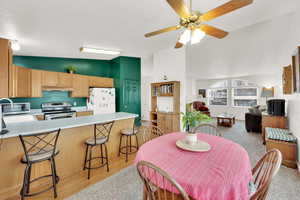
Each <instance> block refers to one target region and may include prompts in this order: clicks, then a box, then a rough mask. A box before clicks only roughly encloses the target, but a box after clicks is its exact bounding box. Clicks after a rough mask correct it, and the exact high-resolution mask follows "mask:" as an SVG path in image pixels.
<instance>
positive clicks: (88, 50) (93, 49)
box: [80, 47, 121, 55]
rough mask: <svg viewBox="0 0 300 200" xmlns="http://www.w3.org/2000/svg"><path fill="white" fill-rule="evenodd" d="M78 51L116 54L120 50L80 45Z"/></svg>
mask: <svg viewBox="0 0 300 200" xmlns="http://www.w3.org/2000/svg"><path fill="white" fill-rule="evenodd" d="M80 51H81V52H84V53H98V54H108V55H118V54H120V53H121V52H120V51H110V50H104V49H95V48H88V47H81V48H80Z"/></svg>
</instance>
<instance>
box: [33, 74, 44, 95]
mask: <svg viewBox="0 0 300 200" xmlns="http://www.w3.org/2000/svg"><path fill="white" fill-rule="evenodd" d="M42 80H43V71H41V70H35V69H32V70H31V82H30V85H31V97H43V93H42Z"/></svg>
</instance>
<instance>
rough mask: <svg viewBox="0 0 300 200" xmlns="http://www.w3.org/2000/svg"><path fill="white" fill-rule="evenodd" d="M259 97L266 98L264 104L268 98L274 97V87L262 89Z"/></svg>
mask: <svg viewBox="0 0 300 200" xmlns="http://www.w3.org/2000/svg"><path fill="white" fill-rule="evenodd" d="M260 96H261V97H266V102H267V100H268V97H274V87H270V88H266V87H263V88H262V91H261V94H260Z"/></svg>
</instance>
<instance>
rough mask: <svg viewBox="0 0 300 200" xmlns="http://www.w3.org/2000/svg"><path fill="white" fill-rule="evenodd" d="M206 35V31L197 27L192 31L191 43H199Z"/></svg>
mask: <svg viewBox="0 0 300 200" xmlns="http://www.w3.org/2000/svg"><path fill="white" fill-rule="evenodd" d="M204 37H205V33H204V32H203V31H201V30H200V29H198V28H197V29H195V30H193V32H192V38H191V44H197V43H199V42H200V41H201V40H202V39H203V38H204Z"/></svg>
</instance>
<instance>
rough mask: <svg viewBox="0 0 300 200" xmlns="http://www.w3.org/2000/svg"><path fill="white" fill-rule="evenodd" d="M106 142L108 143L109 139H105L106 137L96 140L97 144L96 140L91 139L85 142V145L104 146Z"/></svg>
mask: <svg viewBox="0 0 300 200" xmlns="http://www.w3.org/2000/svg"><path fill="white" fill-rule="evenodd" d="M105 142H107V137H104V136H103V137H99V138H96V142H95V138H89V139H87V140H86V141H85V143H86V144H88V145H98V144H104V143H105Z"/></svg>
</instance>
